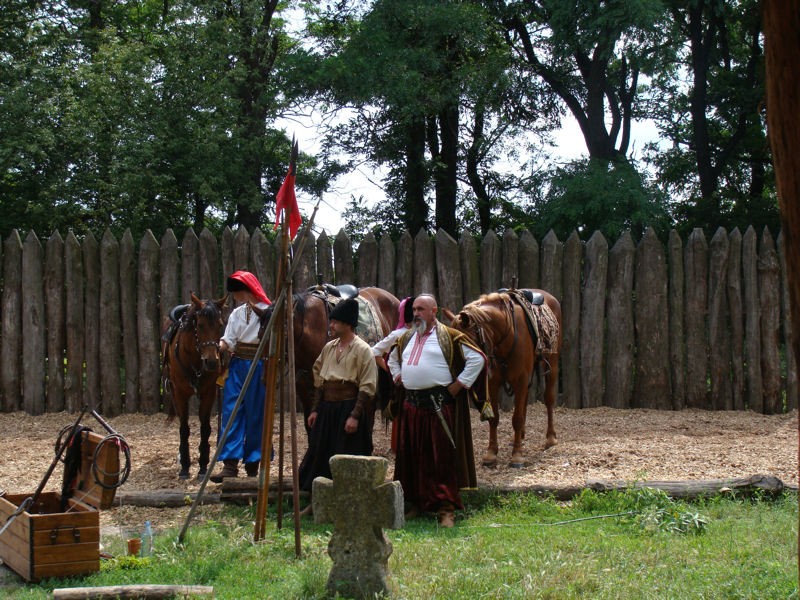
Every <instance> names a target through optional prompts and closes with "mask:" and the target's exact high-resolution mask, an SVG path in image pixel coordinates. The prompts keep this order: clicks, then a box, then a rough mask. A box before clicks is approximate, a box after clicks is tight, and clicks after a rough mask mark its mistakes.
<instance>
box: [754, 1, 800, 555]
mask: <svg viewBox="0 0 800 600" xmlns="http://www.w3.org/2000/svg"><path fill="white" fill-rule="evenodd" d="M763 11H764V12H763V17H764V38H765V41H766V44H765V49H766V51H765V56H766V69H767V86H766V88H767V125H768V127H769V140H770V146H771V147H772V161H773V164H774V165H775V179H776V183H777V186H776V187H777V190H778V199H779V201H780V207H781V222H782V224H783V236H784V243H785V246H784V248H785V253H786V266H787V269H786V274H787V281H788V285H789V296H790V299H791V314H792V323H800V154H798V152H797V148H798V147H799V146H800V95H798V94H797V93H796V91H797V82H798V81H800V63H798V61H797V57H798V56H800V36H798V35H797V32H798V31H800V5H798V4H797V3H796V2H785V1H783V0H764V3H763ZM792 337H793V339H792V346H793V347H794V356H795V361H798V360H799V359H798V357H800V327H797V326H795V327H794V329H793V334H792ZM798 425H799V426H798V429H800V421H798ZM798 539H799V540H800V532H798ZM798 567H800V556H798Z"/></svg>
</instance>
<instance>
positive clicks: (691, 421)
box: [0, 404, 798, 529]
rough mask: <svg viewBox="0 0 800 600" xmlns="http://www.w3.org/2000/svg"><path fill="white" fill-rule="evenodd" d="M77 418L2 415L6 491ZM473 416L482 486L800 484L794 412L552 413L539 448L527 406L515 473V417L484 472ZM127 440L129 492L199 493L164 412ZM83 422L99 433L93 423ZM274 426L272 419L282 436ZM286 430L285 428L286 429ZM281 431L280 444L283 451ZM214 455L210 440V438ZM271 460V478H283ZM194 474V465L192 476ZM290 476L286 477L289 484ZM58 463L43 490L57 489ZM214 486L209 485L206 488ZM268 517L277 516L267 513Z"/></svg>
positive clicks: (536, 425) (136, 522) (167, 523)
mask: <svg viewBox="0 0 800 600" xmlns="http://www.w3.org/2000/svg"><path fill="white" fill-rule="evenodd" d="M75 417H76V416H75V415H70V414H67V413H56V414H48V415H43V416H37V417H32V416H30V415H27V414H24V413H21V412H17V413H11V414H0V492H2V491H3V490H5V491H6V492H9V493H33V491H34V490H35V489H36V488H37V486H38V485H39V482H40V481H41V480H42V478H43V476H44V475H45V473H46V472H47V469H48V467H49V466H50V463H51V462H52V460H53V457H54V445H55V441H56V438H57V436H58V433H59V431H60V430H61V429H62V428H63V427H65V426H67V425H70V424H71V423H72V422H73V421H74V419H75ZM475 417H476V415H473V437H474V445H475V455H476V462H477V463H478V467H477V468H478V481H479V485H480V486H504V487H525V486H530V485H552V486H567V485H582V484H584V483H586V482H587V481H589V480H605V481H632V480H661V481H663V480H704V479H719V478H726V477H744V476H747V475H753V474H764V475H772V476H775V477H778V478H779V479H780V480H782V481H783V482H784V484H787V485H793V486H797V483H798V462H797V457H798V415H797V412H796V411H795V412H793V413H791V414H788V415H773V416H766V415H759V414H755V413H752V412H706V411H697V410H686V411H681V412H666V411H663V412H662V411H654V410H615V409H610V408H597V409H584V410H570V409H565V408H559V409H557V411H556V423H555V424H556V431H557V433H558V445H556V446H555V447H553V448H550V449H549V450H546V451H544V450H543V443H544V429H545V421H546V416H545V410H544V407H543V406H542V405H541V404H536V405H533V406H531V407H530V409H529V411H528V419H527V428H528V435H527V442H526V456H527V463H526V465H525V467H524V468H522V469H511V468H510V467H509V466H508V461H509V459H510V454H511V452H510V449H511V448H510V444H511V440H512V434H511V418H510V414H509V413H503V414H501V420H500V431H499V437H498V439H499V443H500V460H499V463H498V466H497V467H496V468H486V467H483V466H481V465H480V457H481V456H482V454H483V451H484V450H485V448H486V446H487V440H488V425H487V424H486V423H481V422H480V421H479V420H478V419H477V418H475ZM108 421H109V423H110V424H111V425H112V426H113V427H114V429H116V431H118V432H119V433H121V434H122V435H123V436H124V437H125V439H126V440H127V442H128V444H129V446H130V451H131V463H132V466H131V473H130V476H129V478H128V480H127V482H126V483H125V484H124V486H123V488H121V489H123V490H125V491H153V490H161V489H171V490H186V491H189V492H192V491H196V490H197V489H199V482H198V481H197V480H195V479H191V480H188V481H181V480H179V479H178V478H177V473H178V465H177V455H178V428H177V423H167V421H166V419H165V416H164V415H163V414H159V415H152V416H145V415H140V414H134V415H125V416H121V417H117V418H113V419H108ZM83 424H84V425H87V426H89V427H92V428H93V429H94V430H95V431H97V432H99V433H103V429H102V427H101V426H100V425H99V423H97V422H96V421H95V419H94V418H93V417H91V416H88V417H86V418H85V419H84V420H83ZM277 427H278V422H277V421H276V432H277V430H278V429H277ZM286 429H287V430H288V429H289V426H288V423H287V424H286ZM198 431H199V426H198V423H197V421H196V420H195V421H194V422H193V423H192V439H191V447H192V457H193V460H194V461H196V457H197V454H196V447H197V443H198ZM298 432H299V434H298V460H299V459H300V458H302V455H303V452H304V451H305V433H304V431H303V429H302V427H300V426H298ZM277 439H278V438H277V434H276V436H275V440H276V441H275V443H276V445H277ZM374 440H375V454H377V455H382V456H386V457H387V458H388V459H389V464H390V467H389V469H390V474H391V469H392V464H393V462H392V456H391V452H390V451H389V436H388V435H387V432H386V430H385V428H384V425H383V423H382V422H381V421H380V420H378V421H376V424H375V431H374ZM284 447H285V448H286V455H285V456H286V460H285V462H286V463H287V464H288V465H291V455H290V451H291V444H290V440H289V439H288V437H287V440H286V442H285V446H284ZM212 453H213V440H212ZM276 463H277V460H276V461H273V467H272V475H271V477H272V481H275V480H276V478H277V466H276ZM196 472H197V467H196V464H195V465H193V468H192V475H193V476H194V475H195V474H196ZM290 476H291V475H290V473H287V474H286V475H285V478H287V479H288V478H289V477H290ZM61 478H62V467H61V465H60V464H59V465H58V466H57V467H56V469H55V471H54V473H53V475H52V477H51V478H50V481H49V482H48V485H47V487H46V488H45V489H46V490H54V491H58V490H60V486H61ZM215 488H216V486H215V485H214V484H209V485H208V487H207V488H206V491H208V492H211V491H213V490H214V489H215ZM218 510H219V508H218V507H214V506H203V507H200V508H199V509H198V510H197V511H196V513H195V517H194V518H195V520H205V519H208V518H214V516H215V514H216V512H217V511H218ZM270 510H271V509H270ZM188 511H189V508H188V507H186V508H165V509H156V508H139V507H132V506H122V507H117V508H113V509H110V510H104V511H102V512H101V524H102V525H104V526H105V527H106V528H107V529H109V528H113V527H119V528H120V529H124V528H130V527H136V526H140V525H141V523H143V521H144V520H146V519H150V520H151V521H153V523H154V525H155V526H156V528H157V529H165V528H169V527H180V526H181V525H182V524H183V523H184V521H185V518H186V515H187V514H188Z"/></svg>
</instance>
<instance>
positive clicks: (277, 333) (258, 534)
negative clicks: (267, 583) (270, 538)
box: [253, 291, 288, 542]
mask: <svg viewBox="0 0 800 600" xmlns="http://www.w3.org/2000/svg"><path fill="white" fill-rule="evenodd" d="M286 295H288V291H287V293H286ZM285 314H286V303H284V304H283V306H282V308H281V311H280V312H278V311H275V312H273V313H272V317H271V319H274V320H275V327H274V328H273V331H272V333H273V335H272V340H271V341H272V342H273V343H272V349H273V350H274V352H273V353H272V356H271V358H270V359H269V361H268V362H267V373H266V378H265V386H266V395H265V399H264V425H263V430H262V432H261V465H260V468H259V471H258V501H257V503H256V523H255V529H254V531H253V539H254V540H255V541H256V542H258V541H260V540H262V539H264V530H265V527H266V515H267V506H266V504H267V501H268V500H267V495H266V494H262V493H261V490H262V489H264V490H268V489H269V474H270V467H271V465H270V455H271V450H272V427H273V425H274V422H275V388H276V387H277V386H276V385H275V383H276V381H277V375H278V367H279V366H280V365H281V364H283V344H282V343H281V342H282V340H283V332H284V325H285V316H284V315H285Z"/></svg>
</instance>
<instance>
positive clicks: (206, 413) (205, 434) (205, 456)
mask: <svg viewBox="0 0 800 600" xmlns="http://www.w3.org/2000/svg"><path fill="white" fill-rule="evenodd" d="M199 395H200V410H199V417H200V446H199V447H198V452H199V454H200V457H199V459H198V465H199V466H200V470H199V471H198V473H197V478H198V479H202V478H204V477H205V476H206V473H207V472H208V461H209V457H210V454H211V445H210V444H209V443H208V439H209V437H210V436H211V411H212V409H213V407H214V401H215V400H216V395H217V385H216V383H215V382H212V383H211V384H210V385H206V386H204V388H203V389H202V390H201V391H200V392H199Z"/></svg>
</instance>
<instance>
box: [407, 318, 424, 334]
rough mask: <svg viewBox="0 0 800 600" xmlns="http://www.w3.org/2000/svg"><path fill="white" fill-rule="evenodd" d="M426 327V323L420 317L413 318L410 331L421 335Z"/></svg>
mask: <svg viewBox="0 0 800 600" xmlns="http://www.w3.org/2000/svg"><path fill="white" fill-rule="evenodd" d="M427 329H428V324H427V323H426V322H425V321H424V320H422V319H414V323H413V324H412V325H411V331H412V332H414V333H416V334H417V335H423V334H424V333H425V331H427Z"/></svg>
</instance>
